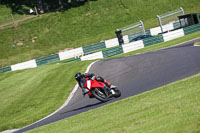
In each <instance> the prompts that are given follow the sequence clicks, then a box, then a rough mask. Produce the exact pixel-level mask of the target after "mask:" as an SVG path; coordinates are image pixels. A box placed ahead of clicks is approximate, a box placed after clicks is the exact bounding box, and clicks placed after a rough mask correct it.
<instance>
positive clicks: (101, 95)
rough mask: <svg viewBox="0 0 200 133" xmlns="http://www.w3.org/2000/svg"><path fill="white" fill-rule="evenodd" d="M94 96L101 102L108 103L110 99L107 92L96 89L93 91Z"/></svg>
mask: <svg viewBox="0 0 200 133" xmlns="http://www.w3.org/2000/svg"><path fill="white" fill-rule="evenodd" d="M91 93H92V94H93V96H94V97H95V98H96V99H98V100H99V101H101V102H107V101H108V100H109V98H108V97H107V96H106V94H105V92H103V91H102V90H101V89H100V88H95V89H93V90H92V91H91Z"/></svg>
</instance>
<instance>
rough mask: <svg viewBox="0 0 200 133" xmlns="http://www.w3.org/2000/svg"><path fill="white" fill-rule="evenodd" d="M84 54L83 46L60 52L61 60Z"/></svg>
mask: <svg viewBox="0 0 200 133" xmlns="http://www.w3.org/2000/svg"><path fill="white" fill-rule="evenodd" d="M80 55H83V48H82V47H79V48H75V49H71V50H67V51H63V52H60V53H59V58H60V60H65V59H70V58H73V57H76V56H80Z"/></svg>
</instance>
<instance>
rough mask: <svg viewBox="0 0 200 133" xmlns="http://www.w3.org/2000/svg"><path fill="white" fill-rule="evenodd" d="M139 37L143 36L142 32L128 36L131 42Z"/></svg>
mask: <svg viewBox="0 0 200 133" xmlns="http://www.w3.org/2000/svg"><path fill="white" fill-rule="evenodd" d="M139 35H142V32H138V33H134V34H129V35H128V39H129V42H130V41H132V39H134V38H136V37H138V36H139Z"/></svg>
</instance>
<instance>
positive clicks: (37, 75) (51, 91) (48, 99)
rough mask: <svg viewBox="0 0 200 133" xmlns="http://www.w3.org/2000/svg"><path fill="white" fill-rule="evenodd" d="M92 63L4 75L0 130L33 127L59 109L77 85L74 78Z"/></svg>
mask: <svg viewBox="0 0 200 133" xmlns="http://www.w3.org/2000/svg"><path fill="white" fill-rule="evenodd" d="M90 62H91V61H88V62H77V63H67V64H53V65H45V66H41V67H38V68H35V69H28V70H22V71H15V72H6V73H1V74H0V101H1V102H0V123H1V124H0V131H3V130H6V129H13V128H19V127H22V126H25V125H28V124H31V123H33V122H35V121H37V120H39V119H41V118H43V117H45V116H47V115H48V114H50V113H51V112H53V111H55V110H56V109H57V108H59V107H60V106H61V105H62V104H63V103H64V101H65V100H66V99H67V97H68V95H69V93H70V92H71V90H72V89H73V87H74V85H75V80H74V76H73V75H75V73H76V72H78V71H81V72H85V70H86V67H87V66H88V64H89V63H90ZM77 66H78V67H77ZM79 66H81V68H80V67H79Z"/></svg>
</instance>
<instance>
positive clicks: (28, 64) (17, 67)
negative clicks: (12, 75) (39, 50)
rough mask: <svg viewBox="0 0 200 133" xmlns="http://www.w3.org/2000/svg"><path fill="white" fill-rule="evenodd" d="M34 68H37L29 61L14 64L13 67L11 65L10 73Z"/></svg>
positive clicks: (33, 62)
mask: <svg viewBox="0 0 200 133" xmlns="http://www.w3.org/2000/svg"><path fill="white" fill-rule="evenodd" d="M34 67H37V64H36V62H35V60H30V61H26V62H22V63H18V64H15V65H11V69H12V71H16V70H23V69H27V68H34Z"/></svg>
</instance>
